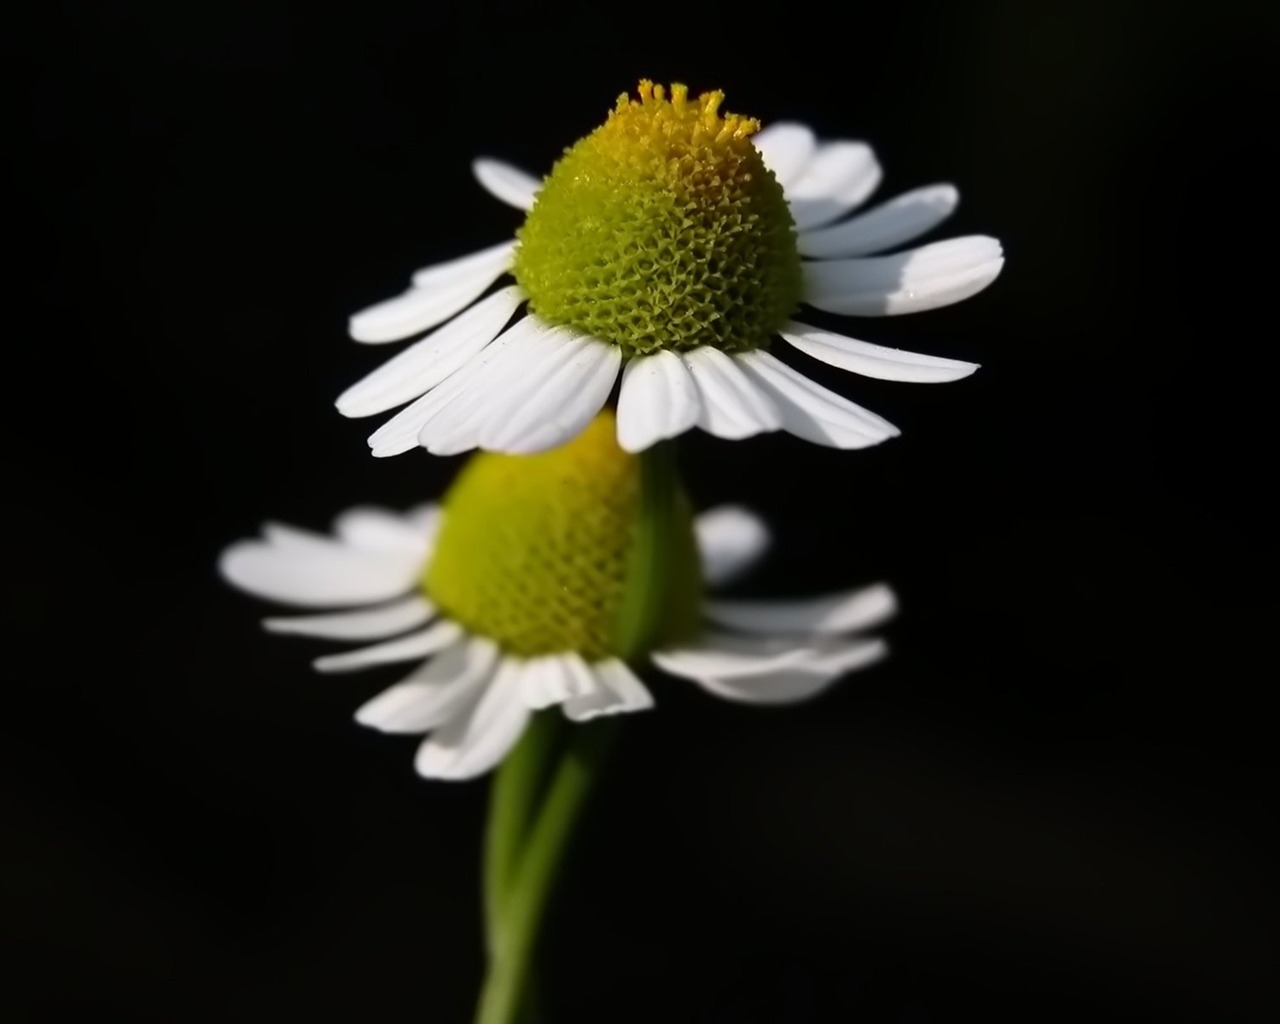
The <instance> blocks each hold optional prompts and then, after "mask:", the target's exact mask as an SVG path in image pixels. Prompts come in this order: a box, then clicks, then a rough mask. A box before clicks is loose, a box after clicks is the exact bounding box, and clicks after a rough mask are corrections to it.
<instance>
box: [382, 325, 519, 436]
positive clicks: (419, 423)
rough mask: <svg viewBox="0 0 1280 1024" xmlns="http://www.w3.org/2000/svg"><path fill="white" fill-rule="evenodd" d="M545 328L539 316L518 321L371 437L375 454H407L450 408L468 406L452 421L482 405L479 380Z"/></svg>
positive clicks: (452, 416)
mask: <svg viewBox="0 0 1280 1024" xmlns="http://www.w3.org/2000/svg"><path fill="white" fill-rule="evenodd" d="M543 329H544V328H543V326H542V321H540V320H539V319H538V318H537V317H533V316H526V317H524V318H523V319H522V320H517V321H516V322H515V323H514V324H512V325H511V326H510V327H508V328H507V329H506V330H505V331H503V332H502V334H500V335H498V337H497V338H496V339H495V340H494V341H493V342H491V343H490V344H489V345H487V346H485V347H484V348H483V349H481V350H480V352H479V353H477V354H476V355H474V356H472V357H471V359H470V360H468V361H467V363H466V364H465V365H463V366H462V367H461V368H460V369H458V370H457V371H456V372H454V373H453V374H452V375H450V376H449V377H446V378H445V379H444V380H443V381H442V382H441V383H440V384H438V385H437V386H436V387H434V388H432V389H431V390H430V391H428V392H427V393H426V394H425V395H423V396H422V397H421V398H419V399H417V400H416V401H414V402H412V403H410V404H409V405H407V406H405V408H403V409H401V410H400V411H399V412H398V413H396V414H395V415H394V416H392V417H391V419H389V420H387V422H386V423H384V424H383V425H382V426H381V427H379V428H378V429H377V430H375V431H374V432H373V433H372V434H370V435H369V446H370V448H372V449H373V454H374V455H376V456H379V457H382V456H387V455H399V454H400V453H401V452H407V451H409V449H411V448H414V447H416V446H417V445H418V444H419V439H420V437H421V436H422V433H423V431H424V430H425V429H427V428H428V426H430V425H431V424H432V423H433V422H434V421H435V420H437V419H438V418H440V417H441V416H442V415H443V414H444V413H445V412H446V410H448V409H449V408H450V406H453V405H454V404H455V403H458V402H463V403H467V404H466V405H464V406H460V407H459V408H456V409H454V411H453V413H451V414H450V416H451V418H456V417H457V416H458V415H459V411H460V409H463V408H470V405H471V403H475V402H483V401H484V399H485V398H486V394H485V392H484V391H483V390H482V389H478V388H476V387H475V386H474V384H475V381H476V380H477V378H479V377H480V376H481V375H482V374H484V373H487V372H489V367H490V366H491V365H492V364H494V363H495V362H498V361H500V360H502V359H505V358H506V356H507V355H508V354H509V351H510V350H512V349H518V348H519V347H520V346H521V345H522V344H523V342H524V340H525V339H526V338H527V337H529V336H530V334H531V333H537V332H539V331H541V330H543ZM428 437H430V434H428Z"/></svg>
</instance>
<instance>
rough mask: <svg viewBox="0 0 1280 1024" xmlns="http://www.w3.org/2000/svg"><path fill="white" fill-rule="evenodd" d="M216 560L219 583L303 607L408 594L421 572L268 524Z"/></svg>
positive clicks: (391, 557) (395, 558) (399, 560)
mask: <svg viewBox="0 0 1280 1024" xmlns="http://www.w3.org/2000/svg"><path fill="white" fill-rule="evenodd" d="M264 533H265V534H266V538H265V539H264V540H243V541H239V542H237V543H235V544H232V545H231V546H230V547H228V548H227V549H226V550H225V551H224V552H223V553H222V557H221V558H220V559H219V561H218V569H219V571H220V572H221V574H222V576H223V578H224V579H226V580H227V581H228V582H229V583H231V584H233V585H234V586H237V587H239V588H240V589H241V590H245V591H248V592H249V593H250V594H253V595H254V596H256V597H262V598H266V599H268V600H271V601H279V602H281V603H284V604H296V605H300V606H302V607H304V608H339V607H342V606H344V605H345V606H351V605H362V604H374V603H378V602H381V601H389V600H391V599H392V598H395V597H400V596H401V595H403V594H405V593H407V592H408V591H409V590H410V589H412V587H413V584H414V581H415V580H416V579H417V576H418V573H419V572H420V571H421V569H422V565H421V563H420V562H419V561H417V560H415V559H413V558H406V557H404V555H403V554H400V553H391V552H387V551H377V550H370V549H367V548H353V547H351V546H349V545H346V544H343V543H341V542H339V541H335V540H332V539H330V538H328V537H323V536H321V535H319V534H306V533H303V532H302V531H298V530H293V529H291V528H289V527H283V526H280V525H276V524H272V525H269V526H268V527H267V528H266V529H265V530H264Z"/></svg>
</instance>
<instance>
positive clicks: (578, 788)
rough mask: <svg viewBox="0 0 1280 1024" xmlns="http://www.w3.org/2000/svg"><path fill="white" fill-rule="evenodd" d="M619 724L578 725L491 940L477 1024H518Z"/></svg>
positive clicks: (477, 1012)
mask: <svg viewBox="0 0 1280 1024" xmlns="http://www.w3.org/2000/svg"><path fill="white" fill-rule="evenodd" d="M615 729H616V722H595V723H592V724H590V725H583V726H578V727H575V729H574V731H573V738H572V740H571V742H570V745H569V748H568V749H567V750H566V751H565V754H564V756H563V757H562V758H561V760H560V764H559V766H558V767H557V768H556V772H555V777H554V778H553V779H552V782H551V786H550V788H549V789H548V791H547V796H546V799H545V801H544V802H543V804H542V808H541V810H540V811H539V813H538V818H537V821H536V822H535V823H534V825H533V828H532V829H531V830H530V832H529V838H528V842H527V844H526V845H525V849H524V851H523V856H522V857H521V859H520V862H519V864H518V865H517V866H516V868H515V874H514V876H513V878H512V880H511V885H510V888H509V889H508V890H507V895H506V898H505V900H504V901H503V908H502V912H501V915H500V918H499V921H498V926H497V929H496V930H495V931H494V933H493V934H492V935H491V938H490V958H489V972H488V975H487V976H486V977H485V983H484V989H483V991H482V992H481V994H480V1005H479V1006H478V1008H477V1009H476V1017H475V1024H515V1022H516V1021H517V1020H518V1019H519V1016H518V1015H519V1014H520V1013H521V1011H522V1006H521V998H522V994H523V991H524V989H525V985H526V980H527V978H528V975H529V960H530V957H531V955H532V953H533V947H534V940H535V939H536V937H537V931H538V925H539V924H540V923H541V920H542V912H543V910H544V909H545V907H546V902H547V896H548V895H549V894H550V891H551V885H552V882H553V881H554V879H555V873H556V869H557V868H558V867H559V865H560V862H561V859H562V854H563V853H564V849H565V846H566V844H567V843H568V840H569V834H570V832H571V831H572V829H573V823H574V821H575V819H576V818H577V815H578V812H579V811H580V810H581V809H582V805H583V803H584V801H585V800H586V797H587V794H588V793H589V792H590V789H591V783H592V781H593V780H594V778H595V776H596V769H597V767H598V766H599V764H600V762H601V760H602V758H603V756H604V753H605V750H606V748H607V747H608V744H609V740H610V739H611V738H612V737H613V734H614V732H615Z"/></svg>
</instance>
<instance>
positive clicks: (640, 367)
mask: <svg viewBox="0 0 1280 1024" xmlns="http://www.w3.org/2000/svg"><path fill="white" fill-rule="evenodd" d="M701 412H702V400H701V399H700V398H699V396H698V385H697V384H695V383H694V380H693V375H692V374H691V373H690V372H689V369H688V367H687V366H686V365H685V363H684V361H683V360H682V359H681V358H680V357H679V356H678V355H676V354H675V353H674V352H667V351H662V352H657V353H654V354H653V355H651V356H638V357H637V358H635V359H632V360H630V361H629V362H628V363H627V365H626V367H625V368H624V369H623V371H622V391H621V393H620V394H619V396H618V444H619V446H620V447H621V448H622V449H623V451H628V452H639V451H644V449H646V448H648V447H649V446H650V445H652V444H655V443H657V442H658V441H665V440H666V439H667V438H670V437H677V436H678V435H680V434H683V433H684V432H685V431H686V430H688V429H689V428H690V427H692V426H693V425H694V424H695V423H696V422H697V421H698V415H699V414H700V413H701Z"/></svg>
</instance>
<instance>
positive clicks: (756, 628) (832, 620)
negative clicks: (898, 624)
mask: <svg viewBox="0 0 1280 1024" xmlns="http://www.w3.org/2000/svg"><path fill="white" fill-rule="evenodd" d="M897 609H898V604H897V600H896V599H895V597H894V594H893V591H892V590H891V589H890V588H889V587H888V586H887V585H886V584H884V583H877V584H876V585H874V586H871V587H863V588H862V589H860V590H852V591H845V592H843V593H839V594H826V595H823V596H820V597H808V598H802V599H796V600H790V601H707V602H706V604H705V605H704V606H703V614H704V615H706V617H707V618H708V619H710V620H711V621H712V622H715V623H718V624H719V625H721V626H729V627H730V628H732V629H740V630H743V631H745V632H749V633H764V634H777V633H807V634H819V635H833V634H837V633H851V632H853V631H854V630H859V629H868V628H870V627H872V626H876V625H879V624H880V623H882V622H884V621H885V620H886V619H888V618H890V617H891V616H892V615H893V614H894V613H895V612H896V611H897Z"/></svg>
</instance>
